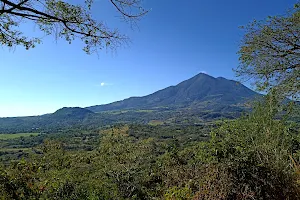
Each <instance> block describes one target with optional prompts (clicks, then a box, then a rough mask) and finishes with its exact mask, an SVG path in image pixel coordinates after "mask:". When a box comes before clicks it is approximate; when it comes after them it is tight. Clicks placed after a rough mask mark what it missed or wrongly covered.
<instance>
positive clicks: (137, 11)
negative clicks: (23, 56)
mask: <svg viewBox="0 0 300 200" xmlns="http://www.w3.org/2000/svg"><path fill="white" fill-rule="evenodd" d="M109 2H110V3H111V4H112V6H114V8H115V9H116V11H117V12H118V13H119V14H120V15H121V17H122V18H123V19H124V20H125V21H126V22H129V23H135V22H136V21H137V20H139V19H140V18H141V17H142V16H144V15H145V14H146V13H147V12H148V11H147V10H145V9H144V8H143V7H142V5H141V4H142V0H109ZM93 3H94V0H85V1H82V2H81V4H76V5H75V4H72V3H70V1H61V0H0V44H1V45H2V46H8V47H15V46H17V45H23V46H24V47H25V48H26V49H30V48H33V47H35V45H36V44H39V43H40V42H41V39H40V38H36V37H31V36H27V35H25V34H24V33H23V32H22V31H21V30H20V27H19V26H20V24H21V23H22V22H26V21H32V22H34V23H36V24H37V25H38V27H39V29H40V30H41V31H42V32H44V33H45V34H46V35H55V36H56V37H57V38H64V39H65V40H67V41H68V42H69V43H71V42H72V41H73V40H74V39H75V38H79V39H81V40H82V42H83V43H84V45H85V46H84V48H83V50H84V51H85V52H87V53H93V52H95V51H97V50H98V49H102V48H105V47H106V48H116V47H118V46H120V45H122V44H123V43H124V42H126V41H127V40H128V38H127V37H126V36H125V35H123V34H121V33H120V32H119V31H118V30H117V29H115V30H114V29H111V28H109V27H107V26H106V25H105V22H103V21H99V20H96V19H94V18H93V17H92V14H91V9H92V6H93Z"/></svg>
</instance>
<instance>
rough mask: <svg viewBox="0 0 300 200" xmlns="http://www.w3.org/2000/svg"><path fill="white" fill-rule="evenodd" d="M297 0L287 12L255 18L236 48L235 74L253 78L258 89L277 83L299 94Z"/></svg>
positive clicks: (299, 11) (299, 20) (299, 12)
mask: <svg viewBox="0 0 300 200" xmlns="http://www.w3.org/2000/svg"><path fill="white" fill-rule="evenodd" d="M299 5H300V3H298V4H296V5H295V7H294V8H293V9H291V10H290V11H289V12H288V13H287V14H286V15H283V16H269V17H268V18H267V19H266V20H263V21H256V20H254V21H253V22H252V23H250V24H249V25H248V26H246V27H245V29H246V34H245V35H244V38H243V40H242V44H241V46H240V50H239V52H238V54H239V59H240V65H239V67H238V68H237V70H236V72H237V75H238V76H241V77H245V78H254V79H255V80H256V85H257V88H258V89H259V90H262V91H269V90H270V89H271V88H274V87H276V88H277V89H279V90H280V91H281V92H282V93H283V94H285V95H288V96H290V95H292V96H294V97H299V88H300V85H299V83H300V79H299V75H300V42H299V37H300V7H299Z"/></svg>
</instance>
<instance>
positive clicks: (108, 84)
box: [96, 82, 113, 87]
mask: <svg viewBox="0 0 300 200" xmlns="http://www.w3.org/2000/svg"><path fill="white" fill-rule="evenodd" d="M110 85H113V84H111V83H106V82H101V83H100V84H96V86H97V87H104V86H110Z"/></svg>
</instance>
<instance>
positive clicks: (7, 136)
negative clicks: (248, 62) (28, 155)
mask: <svg viewBox="0 0 300 200" xmlns="http://www.w3.org/2000/svg"><path fill="white" fill-rule="evenodd" d="M38 134H39V133H13V134H0V140H9V139H15V138H19V137H30V136H37V135H38Z"/></svg>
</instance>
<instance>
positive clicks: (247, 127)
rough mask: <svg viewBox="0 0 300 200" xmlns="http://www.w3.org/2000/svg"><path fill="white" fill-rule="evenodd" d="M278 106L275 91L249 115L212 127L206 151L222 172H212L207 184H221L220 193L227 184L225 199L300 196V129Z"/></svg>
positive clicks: (215, 185)
mask: <svg viewBox="0 0 300 200" xmlns="http://www.w3.org/2000/svg"><path fill="white" fill-rule="evenodd" d="M278 108H279V106H278V102H277V101H276V99H274V97H273V96H272V95H269V96H267V98H266V100H265V102H263V103H262V102H260V103H258V105H257V106H256V108H255V110H254V112H253V113H251V114H250V115H249V116H245V117H242V118H240V119H238V120H235V121H231V122H228V123H225V124H224V125H222V126H221V127H219V128H218V129H215V130H214V131H212V134H211V136H212V139H211V141H210V143H209V144H208V146H207V147H209V148H207V149H206V152H207V154H206V156H212V158H213V159H212V163H215V164H214V165H215V166H216V167H217V170H218V172H217V175H216V176H209V177H208V181H207V180H206V184H208V183H209V187H216V188H217V191H218V192H216V193H220V192H219V189H218V188H220V187H223V190H224V191H225V197H226V198H225V199H227V198H229V199H251V198H252V199H261V198H262V199H297V198H300V196H299V195H300V193H299V192H300V190H299V189H300V188H299V185H297V175H296V174H295V171H294V169H293V167H292V162H291V159H290V158H291V156H292V157H295V158H296V159H297V160H298V159H299V157H298V156H299V144H300V140H299V135H298V134H299V133H298V132H297V134H295V132H294V130H293V129H292V126H291V125H289V124H288V123H287V122H285V121H284V118H283V119H281V120H278V119H276V115H277V113H278V112H277V110H278ZM222 174H224V175H223V177H222V176H221V177H220V175H222ZM225 182H227V183H226V184H224V183H225ZM210 184H213V186H211V185H210ZM206 187H207V186H206ZM228 187H229V188H228ZM210 193H211V191H210ZM200 194H201V195H202V194H203V191H202V190H200ZM201 195H200V196H201ZM218 199H224V198H223V197H222V198H221V197H220V198H218Z"/></svg>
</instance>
